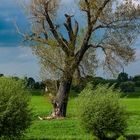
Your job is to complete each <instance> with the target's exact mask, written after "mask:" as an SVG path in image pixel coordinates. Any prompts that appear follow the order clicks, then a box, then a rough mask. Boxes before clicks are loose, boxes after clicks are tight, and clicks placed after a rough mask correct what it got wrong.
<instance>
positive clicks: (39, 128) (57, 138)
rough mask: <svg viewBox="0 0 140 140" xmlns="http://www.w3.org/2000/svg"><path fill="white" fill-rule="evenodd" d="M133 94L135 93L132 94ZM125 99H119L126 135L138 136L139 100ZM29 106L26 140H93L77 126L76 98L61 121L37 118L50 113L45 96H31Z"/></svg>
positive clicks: (136, 98) (139, 130)
mask: <svg viewBox="0 0 140 140" xmlns="http://www.w3.org/2000/svg"><path fill="white" fill-rule="evenodd" d="M133 94H135V93H133ZM138 94H139V95H140V92H138V91H136V97H135V96H134V95H133V97H132V98H131V97H127V96H125V97H124V98H122V99H121V103H122V104H123V105H124V106H125V107H126V110H127V111H128V128H127V131H126V135H140V98H139V96H137V95H138ZM31 106H32V108H33V111H34V121H33V124H32V125H31V127H30V128H29V129H28V130H27V132H26V134H25V138H26V139H47V140H53V139H54V140H63V139H64V140H78V139H80V140H90V139H93V138H92V136H91V135H90V134H87V133H86V132H85V131H84V130H83V129H81V127H80V125H79V120H78V118H77V112H76V108H77V104H76V97H75V98H72V97H71V99H70V101H69V105H68V111H67V118H66V119H63V120H50V121H48V120H43V121H40V120H39V119H38V116H44V115H46V116H47V115H49V114H50V113H51V110H52V108H51V104H50V103H49V101H48V99H47V97H45V96H41V95H40V96H32V101H31Z"/></svg>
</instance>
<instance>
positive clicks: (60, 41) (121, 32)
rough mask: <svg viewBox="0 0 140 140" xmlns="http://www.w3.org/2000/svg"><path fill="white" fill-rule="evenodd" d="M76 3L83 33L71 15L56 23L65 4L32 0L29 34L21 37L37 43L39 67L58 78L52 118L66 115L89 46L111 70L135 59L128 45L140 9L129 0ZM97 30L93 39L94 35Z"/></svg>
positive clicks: (131, 41) (83, 0) (82, 0)
mask: <svg viewBox="0 0 140 140" xmlns="http://www.w3.org/2000/svg"><path fill="white" fill-rule="evenodd" d="M79 6H80V12H81V13H84V17H83V18H85V19H86V21H87V22H85V24H86V25H84V29H83V30H84V31H83V34H82V35H81V34H80V33H79V28H81V27H80V25H79V23H78V21H77V20H76V19H75V18H74V15H68V13H63V14H64V16H65V18H66V21H65V23H64V24H63V25H64V26H63V25H59V24H58V20H57V19H58V17H59V14H61V13H60V12H59V11H58V10H59V9H61V8H63V7H64V5H63V3H61V2H60V1H59V0H32V1H31V7H30V9H31V11H30V13H31V15H32V34H31V35H24V37H25V38H26V39H27V40H30V41H31V42H32V45H33V46H36V47H34V49H33V50H34V52H35V54H36V55H37V56H38V57H39V59H40V63H41V66H42V67H45V68H46V67H47V68H48V69H50V71H51V72H54V73H55V75H57V76H58V78H59V79H60V86H59V89H58V92H57V95H56V99H55V101H54V102H53V103H54V104H55V107H56V108H57V114H56V113H55V112H54V113H53V114H55V117H65V116H66V108H67V103H68V96H69V91H70V87H71V82H72V79H73V75H74V73H75V70H76V69H77V68H78V67H79V66H80V64H81V63H82V60H83V58H84V56H85V55H86V52H87V51H89V50H90V49H92V50H93V51H94V52H95V53H94V58H95V59H94V60H96V58H97V59H98V58H99V59H100V63H102V64H103V67H104V69H105V70H107V71H111V72H112V73H114V72H116V71H118V69H119V68H120V67H121V66H122V65H123V64H125V65H127V64H128V63H129V62H132V61H133V60H134V54H135V52H134V49H133V48H132V47H131V46H132V44H133V41H134V40H135V39H136V37H137V36H138V33H139V31H140V28H139V27H140V23H139V22H138V21H139V17H140V9H139V8H137V6H134V5H133V2H132V0H123V2H120V1H119V0H98V1H97V0H92V1H91V0H80V1H79ZM63 14H62V15H61V16H63ZM79 22H80V21H79ZM99 33H100V35H99V37H98V39H96V38H95V35H97V34H99ZM66 34H67V35H66ZM79 36H80V37H81V40H80V43H78V38H79ZM41 50H45V51H41ZM51 51H53V52H52V53H50V52H51ZM44 52H48V53H44ZM52 54H53V56H52V57H50V55H52ZM89 60H90V59H89ZM89 60H88V61H89ZM44 62H45V63H44ZM94 62H95V61H93V63H94Z"/></svg>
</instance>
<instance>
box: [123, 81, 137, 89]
mask: <svg viewBox="0 0 140 140" xmlns="http://www.w3.org/2000/svg"><path fill="white" fill-rule="evenodd" d="M120 89H121V91H122V92H134V91H135V83H134V82H132V81H128V82H122V83H121V84H120Z"/></svg>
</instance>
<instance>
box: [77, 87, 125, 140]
mask: <svg viewBox="0 0 140 140" xmlns="http://www.w3.org/2000/svg"><path fill="white" fill-rule="evenodd" d="M113 88H114V87H109V88H108V85H103V86H101V85H98V86H97V88H96V89H95V90H93V89H92V85H88V86H87V87H86V88H85V89H84V90H83V91H82V93H81V94H80V96H79V100H78V106H79V114H80V120H81V125H82V126H83V127H84V128H85V129H86V130H87V131H88V132H90V133H93V135H95V136H97V137H99V138H100V139H101V140H105V139H106V138H107V137H108V136H109V135H110V134H112V137H118V136H119V135H121V134H123V133H124V131H125V129H126V126H127V125H126V115H125V110H124V108H123V107H122V106H121V105H120V103H119V92H118V91H114V90H113Z"/></svg>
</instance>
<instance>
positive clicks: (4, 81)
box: [0, 78, 32, 137]
mask: <svg viewBox="0 0 140 140" xmlns="http://www.w3.org/2000/svg"><path fill="white" fill-rule="evenodd" d="M29 100H30V97H29V94H28V93H27V91H26V90H25V88H24V82H23V81H22V80H16V79H13V78H0V137H19V136H21V135H22V134H23V132H24V130H25V129H26V128H28V127H29V126H30V124H31V120H32V119H31V118H32V113H31V109H30V108H29Z"/></svg>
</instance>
